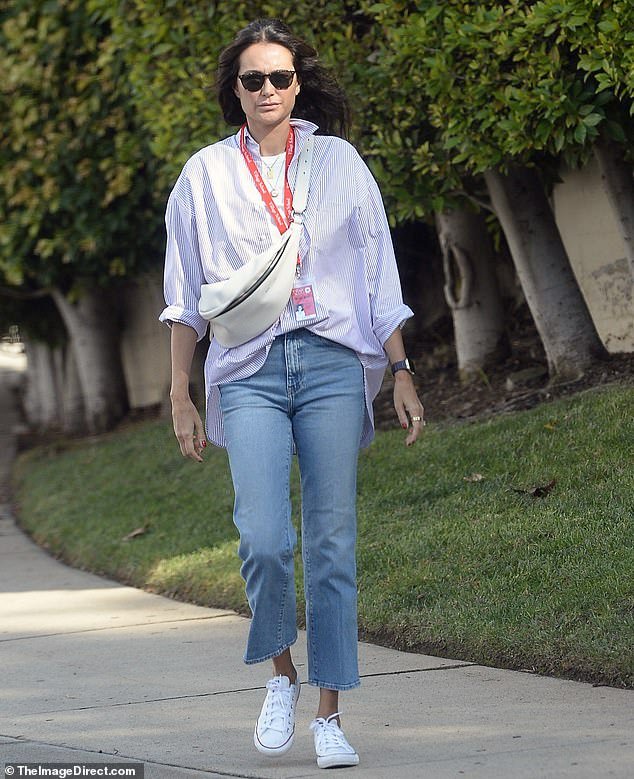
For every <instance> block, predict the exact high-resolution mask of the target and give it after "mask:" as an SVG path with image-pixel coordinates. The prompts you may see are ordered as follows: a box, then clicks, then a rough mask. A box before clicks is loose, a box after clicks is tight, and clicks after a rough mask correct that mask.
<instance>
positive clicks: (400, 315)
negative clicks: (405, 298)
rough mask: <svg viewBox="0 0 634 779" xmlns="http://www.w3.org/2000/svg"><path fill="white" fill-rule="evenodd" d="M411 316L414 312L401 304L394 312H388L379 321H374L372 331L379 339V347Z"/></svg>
mask: <svg viewBox="0 0 634 779" xmlns="http://www.w3.org/2000/svg"><path fill="white" fill-rule="evenodd" d="M413 316H414V312H413V311H412V309H411V308H410V307H409V306H406V305H405V304H403V305H401V306H399V307H398V308H397V309H395V310H394V311H390V312H389V313H388V314H385V315H384V316H381V317H380V318H379V319H375V320H374V327H373V330H374V334H375V335H376V337H377V338H378V339H379V342H380V344H381V346H383V345H384V344H385V342H386V341H387V339H388V338H389V337H390V336H391V335H392V333H393V332H394V331H395V330H396V329H397V328H399V327H403V325H404V324H405V322H407V320H408V319H410V318H411V317H413Z"/></svg>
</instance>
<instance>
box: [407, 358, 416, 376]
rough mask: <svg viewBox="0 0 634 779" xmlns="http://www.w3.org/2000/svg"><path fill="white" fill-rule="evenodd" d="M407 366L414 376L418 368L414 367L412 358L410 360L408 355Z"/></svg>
mask: <svg viewBox="0 0 634 779" xmlns="http://www.w3.org/2000/svg"><path fill="white" fill-rule="evenodd" d="M405 367H406V368H407V370H408V371H409V372H410V373H411V374H412V376H415V375H416V370H415V369H414V363H413V362H412V361H411V360H408V359H407V357H406V358H405Z"/></svg>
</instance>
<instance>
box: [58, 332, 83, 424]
mask: <svg viewBox="0 0 634 779" xmlns="http://www.w3.org/2000/svg"><path fill="white" fill-rule="evenodd" d="M60 376H61V383H60V386H61V394H62V430H63V431H64V432H65V433H70V434H76V433H81V432H82V430H84V428H85V421H84V420H85V412H84V399H83V395H82V389H81V384H80V381H79V371H78V370H77V363H76V362H75V355H74V353H73V350H72V349H71V347H70V344H68V345H67V346H66V347H65V348H64V349H63V350H61V354H60Z"/></svg>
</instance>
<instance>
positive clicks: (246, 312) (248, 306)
mask: <svg viewBox="0 0 634 779" xmlns="http://www.w3.org/2000/svg"><path fill="white" fill-rule="evenodd" d="M314 145H315V139H314V138H313V136H311V137H310V138H309V139H308V141H307V142H306V145H305V146H304V148H303V149H302V152H301V154H300V156H299V160H298V163H297V176H296V179H295V191H294V192H293V212H292V221H291V224H290V227H289V228H288V230H286V232H285V233H284V234H283V235H280V238H279V242H277V243H275V244H274V245H273V246H272V247H271V248H270V249H267V250H266V251H265V252H263V253H262V254H260V255H257V256H255V257H251V258H250V259H249V260H248V261H247V262H246V263H245V264H244V265H242V267H240V268H238V270H236V271H235V272H234V273H233V274H232V275H231V276H230V277H229V278H228V279H225V280H224V281H219V282H216V283H214V284H203V285H202V287H201V291H200V292H201V294H200V300H199V303H198V311H199V313H200V315H201V316H203V317H204V318H205V319H208V320H209V321H210V323H211V327H212V333H213V336H214V337H215V338H216V340H217V341H218V343H220V344H221V345H223V346H227V347H232V346H239V345H240V344H243V343H245V342H246V341H248V340H250V339H251V338H254V337H255V336H256V335H258V334H260V333H263V332H264V331H265V330H266V329H267V328H269V327H271V325H273V324H274V323H275V321H276V320H277V319H278V318H279V316H280V314H281V313H282V311H283V310H284V307H285V306H286V304H287V303H288V300H289V298H290V296H291V290H292V287H293V280H294V278H295V270H296V266H297V254H298V250H299V238H300V234H301V231H302V223H303V216H304V211H305V210H306V203H307V200H308V185H309V181H310V171H311V167H312V159H313V149H314Z"/></svg>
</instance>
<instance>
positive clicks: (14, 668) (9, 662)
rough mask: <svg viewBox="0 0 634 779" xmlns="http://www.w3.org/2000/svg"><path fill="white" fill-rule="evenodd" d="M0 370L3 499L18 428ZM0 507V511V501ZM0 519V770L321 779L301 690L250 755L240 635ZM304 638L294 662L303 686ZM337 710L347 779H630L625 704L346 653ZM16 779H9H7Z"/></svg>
mask: <svg viewBox="0 0 634 779" xmlns="http://www.w3.org/2000/svg"><path fill="white" fill-rule="evenodd" d="M10 379H11V375H10V374H9V373H8V372H7V370H6V368H5V370H4V371H3V370H2V368H1V366H0V452H2V454H0V485H1V483H2V481H3V479H2V476H3V474H2V468H4V469H5V471H6V468H7V467H8V464H9V462H10V457H9V456H8V455H7V452H8V453H9V454H10V450H11V435H10V433H11V429H12V426H13V424H14V423H15V417H14V415H13V411H12V408H11V406H10V403H11V396H10V393H9V391H8V381H9V380H10ZM0 494H2V493H0ZM1 500H3V501H4V503H2V505H1V506H0V669H1V679H2V683H1V687H0V690H1V692H0V764H2V763H3V762H5V761H11V762H16V761H24V762H26V761H31V762H35V761H41V762H44V761H47V762H75V763H80V762H99V761H102V760H103V761H107V762H110V763H124V762H129V761H133V762H143V763H144V764H145V776H146V778H147V779H172V778H174V779H178V778H179V777H220V776H222V777H253V779H256V778H257V779H269V778H270V779H294V778H295V777H297V778H299V777H317V776H323V775H324V773H325V772H324V771H320V770H319V769H318V768H317V766H316V763H315V758H314V754H313V749H312V737H311V734H310V733H309V732H308V724H309V722H310V720H311V718H312V716H313V715H314V711H315V709H316V703H317V691H316V690H315V689H314V688H312V687H309V686H308V685H306V684H305V685H303V686H302V695H301V698H300V704H299V716H298V723H297V733H296V740H295V745H294V746H293V749H292V750H291V752H290V753H289V754H288V755H286V756H285V757H284V758H282V759H280V760H270V759H267V758H265V757H264V756H262V755H260V754H259V753H258V752H257V751H256V750H255V749H254V747H253V745H252V733H253V725H254V721H255V717H256V716H257V713H258V712H259V709H260V705H261V703H262V700H263V696H264V684H265V682H266V680H267V678H268V674H269V667H268V665H257V666H245V665H243V663H242V660H241V658H242V652H243V648H244V643H245V639H246V633H247V628H248V621H247V620H246V619H244V618H242V617H239V616H236V615H235V614H233V613H232V612H226V611H219V610H216V609H207V608H202V607H198V606H193V605H190V604H185V603H179V602H176V601H173V600H170V599H168V598H163V597H161V596H158V595H152V594H150V593H146V592H143V591H140V590H136V589H133V588H131V587H124V586H121V585H119V584H116V583H114V582H111V581H108V580H106V579H102V578H100V577H97V576H94V575H92V574H89V573H86V572H84V571H79V570H76V569H73V568H69V567H67V566H65V565H62V564H61V563H59V562H57V561H56V560H54V559H52V558H51V557H49V556H48V555H47V554H46V553H45V552H44V551H42V550H41V549H40V548H39V547H37V546H36V545H34V544H33V543H32V542H31V541H30V540H29V539H28V538H27V537H26V536H25V535H24V534H23V533H22V532H21V531H20V530H19V529H18V528H17V527H16V526H15V524H14V522H13V519H12V517H11V516H10V513H9V508H8V504H7V502H6V501H7V498H6V495H5V496H4V497H2V498H1ZM304 645H305V635H304V634H303V633H302V634H300V639H299V641H298V643H297V647H296V650H295V658H296V661H298V664H299V673H300V677H302V676H303V678H305V676H306V673H305V668H306V655H305V650H304ZM359 654H360V662H361V674H362V686H361V688H360V689H359V690H354V691H352V692H350V693H346V694H345V695H344V696H343V698H342V705H343V710H344V716H343V721H344V725H345V728H346V734H347V735H348V737H349V739H350V741H351V743H353V744H354V745H355V746H356V748H357V750H358V751H359V754H360V756H361V765H360V766H359V767H357V768H351V769H341V775H342V776H343V775H345V776H351V777H357V778H358V779H414V778H415V779H422V778H423V777H429V778H430V779H445V778H447V779H448V778H449V777H460V776H467V777H472V778H473V779H485V778H486V779H497V778H498V777H499V778H500V779H522V778H523V777H526V779H529V778H530V779H535V778H536V777H571V778H572V777H574V779H585V778H586V777H587V778H588V779H595V778H596V779H599V778H600V779H602V778H603V777H623V779H625V777H629V776H632V774H633V773H634V748H633V742H634V737H633V733H634V728H633V725H634V716H633V707H632V703H633V702H634V698H633V697H632V693H631V692H629V691H624V690H615V689H610V688H606V687H597V688H594V687H592V686H591V685H588V684H579V683H575V682H569V681H562V680H557V679H549V678H543V677H537V676H532V675H530V674H525V673H515V672H511V671H500V670H496V669H492V668H485V667H482V666H477V665H472V664H469V663H465V662H460V661H452V660H445V659H439V658H435V657H426V656H424V655H416V654H408V653H404V652H396V651H393V650H389V649H384V648H381V647H375V646H371V645H369V644H360V645H359ZM16 775H17V774H16Z"/></svg>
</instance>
